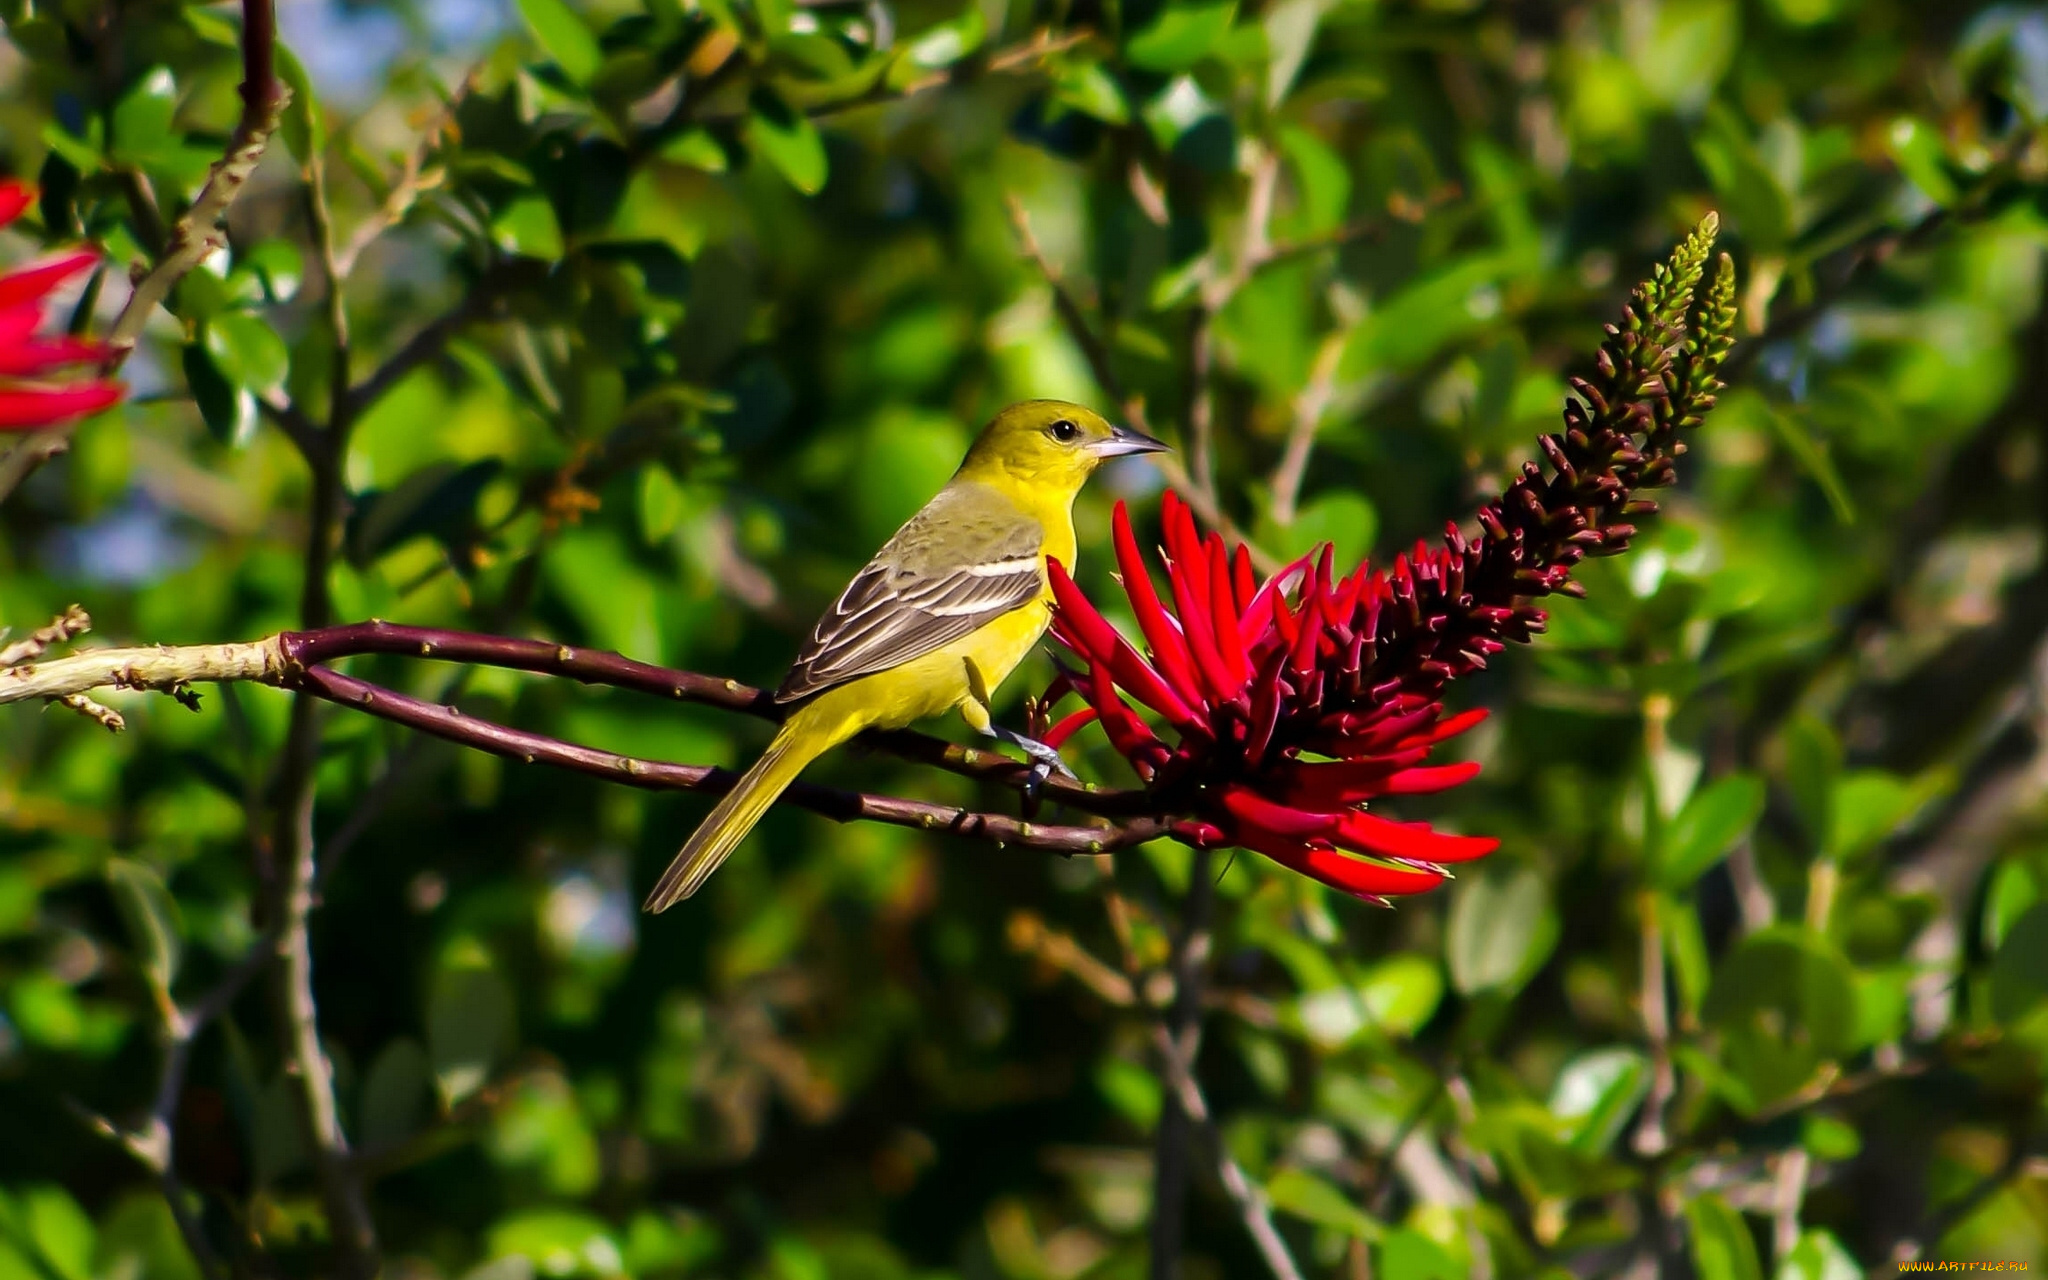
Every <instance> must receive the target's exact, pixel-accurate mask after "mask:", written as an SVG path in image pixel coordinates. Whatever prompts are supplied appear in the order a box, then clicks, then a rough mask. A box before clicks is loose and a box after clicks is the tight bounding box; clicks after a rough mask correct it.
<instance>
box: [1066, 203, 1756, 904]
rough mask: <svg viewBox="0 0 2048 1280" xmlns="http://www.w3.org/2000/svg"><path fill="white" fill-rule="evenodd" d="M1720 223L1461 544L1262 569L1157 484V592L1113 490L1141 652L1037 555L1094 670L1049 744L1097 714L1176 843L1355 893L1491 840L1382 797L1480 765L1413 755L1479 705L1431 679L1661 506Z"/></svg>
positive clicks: (1629, 323)
mask: <svg viewBox="0 0 2048 1280" xmlns="http://www.w3.org/2000/svg"><path fill="white" fill-rule="evenodd" d="M1713 231H1714V227H1713V225H1712V221H1711V219H1709V220H1708V221H1707V222H1704V223H1702V224H1701V227H1700V228H1699V230H1698V231H1696V232H1695V233H1694V235H1693V236H1692V237H1691V238H1689V239H1688V240H1687V241H1686V242H1685V244H1684V245H1682V246H1681V247H1680V249H1679V250H1678V252H1677V253H1676V254H1674V255H1673V258H1672V260H1671V262H1670V264H1669V265H1668V266H1666V267H1665V268H1664V269H1662V270H1660V271H1659V273H1658V275H1657V276H1656V277H1655V279H1654V280H1653V281H1652V282H1651V283H1649V284H1646V285H1644V286H1642V287H1641V288H1639V289H1638V290H1637V291H1636V293H1635V294H1634V295H1633V296H1632V300H1631V304H1630V307H1629V310H1628V311H1627V312H1626V313H1625V314H1624V317H1623V323H1622V324H1621V325H1619V326H1616V327H1614V328H1610V329H1609V330H1608V337H1607V341H1606V342H1605V344H1604V345H1603V347H1602V349H1601V352H1600V357H1599V360H1598V362H1597V364H1596V366H1595V369H1594V371H1593V373H1592V374H1591V375H1590V376H1588V377H1584V378H1578V379H1574V380H1573V381H1572V382H1571V384H1570V385H1571V386H1572V388H1573V397H1572V398H1571V399H1570V400H1568V401H1567V403H1566V405H1565V410H1564V430H1562V431H1561V432H1557V433H1553V434H1551V435H1547V436H1545V437H1543V438H1542V440H1541V441H1540V446H1539V447H1540V449H1541V451H1542V454H1543V457H1544V460H1545V462H1546V463H1547V464H1548V471H1547V473H1546V470H1545V467H1544V466H1542V465H1539V464H1537V463H1534V462H1531V463H1528V464H1526V465H1525V466H1524V467H1523V468H1522V470H1521V472H1520V475H1519V476H1518V478H1517V479H1516V480H1515V481H1514V483H1513V484H1511V485H1509V486H1508V489H1507V491H1506V492H1505V493H1503V494H1502V495H1501V496H1500V497H1499V498H1498V499H1496V500H1494V501H1493V502H1490V503H1488V504H1487V505H1486V506H1484V507H1482V508H1481V509H1480V511H1479V513H1478V522H1477V523H1478V529H1477V532H1476V534H1474V535H1472V536H1467V535H1466V534H1465V533H1464V532H1463V531H1461V530H1460V529H1459V528H1458V527H1457V526H1456V525H1451V526H1449V527H1447V528H1446V529H1445V531H1444V535H1443V537H1442V539H1441V541H1440V542H1438V543H1436V544H1434V545H1432V544H1430V543H1427V542H1418V543H1416V544H1415V546H1414V547H1413V548H1412V549H1410V550H1407V551H1404V552H1402V553H1400V554H1399V555H1397V556H1396V557H1395V558H1394V560H1393V562H1392V565H1391V566H1390V567H1389V568H1387V569H1383V570H1379V569H1374V568H1373V567H1372V566H1371V565H1370V564H1369V563H1368V564H1362V565H1360V566H1358V567H1357V568H1356V569H1355V570H1354V571H1352V572H1350V573H1347V574H1344V575H1342V576H1341V577H1340V576H1337V575H1336V573H1335V565H1334V559H1335V557H1334V553H1333V550H1332V548H1331V547H1330V546H1329V545H1328V544H1324V545H1322V546H1320V547H1318V548H1317V549H1315V550H1314V551H1312V552H1311V553H1310V554H1309V555H1308V556H1304V557H1303V558H1302V559H1300V560H1298V561H1296V562H1294V563H1293V564H1291V565H1289V566H1287V567H1286V568H1285V569H1283V570H1282V571H1281V572H1280V573H1279V574H1277V575H1275V576H1274V577H1273V578H1271V579H1269V580H1267V581H1265V582H1264V583H1261V582H1259V581H1258V575H1257V574H1256V573H1255V572H1254V570H1253V568H1252V563H1251V556H1250V553H1249V551H1248V550H1247V549H1246V548H1245V547H1243V546H1237V547H1231V546H1228V545H1226V544H1225V542H1224V540H1223V538H1222V537H1221V536H1219V535H1218V534H1216V533H1213V532H1211V533H1208V534H1207V535H1204V533H1203V532H1202V531H1201V530H1200V529H1199V528H1197V526H1196V524H1195V518H1194V513H1193V512H1192V510H1191V509H1190V508H1189V507H1188V504H1187V503H1186V502H1184V501H1182V500H1181V498H1180V497H1179V495H1177V494H1175V493H1173V492H1171V491H1168V492H1167V493H1166V494H1165V495H1164V496H1163V497H1162V499H1161V501H1160V525H1161V531H1160V544H1161V548H1162V550H1161V555H1160V559H1161V560H1162V562H1163V567H1164V569H1165V571H1166V578H1167V585H1168V588H1169V590H1168V591H1167V592H1165V593H1162V592H1161V591H1160V590H1159V589H1158V588H1157V587H1156V586H1155V585H1154V583H1153V580H1152V577H1151V571H1150V570H1149V569H1148V567H1147V565H1146V561H1145V557H1144V555H1143V554H1141V552H1140V551H1139V543H1138V539H1137V537H1136V536H1135V535H1134V534H1133V532H1132V530H1131V522H1130V513H1129V511H1128V510H1127V509H1126V508H1125V506H1124V504H1122V503H1118V504H1117V507H1116V512H1115V517H1114V520H1113V522H1112V528H1113V531H1114V536H1115V546H1116V558H1117V567H1118V569H1119V570H1120V573H1121V578H1122V584H1123V589H1124V593H1125V595H1126V596H1127V597H1129V600H1130V604H1131V610H1132V613H1133V614H1134V615H1135V616H1136V618H1137V620H1138V625H1139V627H1140V629H1141V630H1142V631H1143V632H1144V638H1145V643H1146V646H1147V648H1148V649H1149V650H1150V657H1149V660H1148V659H1147V657H1146V656H1145V655H1144V654H1141V652H1140V651H1139V650H1138V649H1137V648H1136V647H1135V646H1134V645H1132V644H1131V642H1130V641H1128V640H1126V639H1124V638H1123V637H1122V636H1121V635H1119V634H1118V633H1117V631H1116V629H1115V628H1114V627H1113V626H1111V625H1110V624H1109V622H1108V621H1107V620H1106V619H1104V618H1103V616H1102V614H1101V613H1100V612H1099V611H1097V610H1096V609H1095V607H1094V606H1093V605H1092V604H1091V603H1089V601H1088V599H1087V597H1086V596H1085V594H1084V593H1083V592H1082V591H1081V589H1080V588H1079V587H1078V586H1076V585H1075V584H1074V583H1073V582H1072V581H1071V580H1070V579H1069V578H1068V577H1067V574H1066V572H1065V570H1064V569H1062V568H1061V567H1060V566H1058V565H1057V564H1055V565H1053V566H1051V569H1050V576H1051V585H1052V590H1053V594H1054V599H1055V602H1056V604H1057V613H1056V616H1055V619H1054V627H1053V629H1054V634H1055V635H1056V636H1057V637H1059V639H1060V640H1061V641H1062V642H1063V643H1065V644H1066V645H1067V646H1068V647H1069V648H1070V649H1072V650H1073V651H1074V652H1075V653H1076V654H1078V655H1079V656H1080V657H1081V658H1082V659H1084V661H1085V663H1086V668H1085V670H1084V671H1080V672H1073V673H1070V674H1069V675H1068V676H1067V677H1066V679H1067V680H1068V682H1069V684H1070V687H1071V688H1072V690H1073V691H1075V692H1078V693H1079V694H1080V695H1081V696H1082V697H1083V698H1084V699H1085V700H1086V702H1087V704H1088V705H1087V707H1086V708H1085V709H1084V710H1082V711H1080V712H1076V713H1074V714H1071V715H1069V716H1067V717H1066V718H1065V719H1063V720H1061V721H1059V722H1058V724H1057V725H1055V726H1054V727H1053V728H1052V730H1051V733H1050V735H1049V736H1050V737H1052V738H1053V740H1054V741H1057V742H1065V741H1067V740H1068V739H1069V738H1070V737H1071V736H1072V735H1073V734H1074V733H1076V732H1077V731H1079V730H1081V729H1082V728H1084V727H1085V726H1086V725H1088V724H1090V723H1098V722H1099V723H1100V724H1101V725H1102V728H1103V731H1104V733H1105V734H1106V735H1107V736H1108V738H1109V741H1110V743H1111V745H1112V746H1114V747H1115V748H1116V750H1117V751H1118V752H1119V753H1120V754H1121V755H1123V756H1124V757H1125V758H1126V759H1128V760H1129V761H1130V763H1131V766H1132V768H1133V769H1134V770H1136V772H1137V774H1138V776H1139V778H1140V779H1141V780H1142V781H1143V782H1144V783H1145V785H1146V788H1147V790H1148V791H1149V792H1150V794H1151V796H1152V798H1153V800H1154V801H1155V802H1156V803H1157V805H1158V809H1159V812H1160V813H1162V814H1164V815H1168V816H1169V817H1170V818H1171V821H1172V826H1171V827H1170V828H1169V830H1170V831H1171V833H1172V835H1173V837H1174V838H1175V839H1178V840H1180V841H1182V842H1183V843H1186V844H1190V845H1194V846H1196V847H1201V848H1215V847H1221V846H1225V845H1237V846H1240V847H1243V848H1246V849H1250V850H1253V851H1254V852H1256V853H1259V854H1261V855H1263V856H1265V857H1267V858H1269V859H1271V860H1272V861H1274V862H1276V863H1279V864H1280V865H1282V866H1285V867H1287V868H1289V869H1291V870H1293V871H1296V872H1298V873H1300V874H1302V875H1305V876H1308V877H1310V878H1312V879H1315V880H1318V881H1320V882H1322V883H1323V884H1325V885H1328V886H1330V887H1331V888H1333V889H1336V890H1338V891H1340V892H1343V893H1347V894H1350V895H1352V896H1354V897H1357V898H1360V899H1362V900H1365V901H1370V902H1376V903H1384V902H1385V900H1386V899H1387V898H1388V897H1389V896H1396V895H1401V894H1410V893H1420V892H1424V891H1426V890H1428V889H1432V888H1434V887H1436V886H1437V885H1439V884H1441V883H1443V881H1444V880H1446V879H1448V878H1449V873H1448V872H1447V871H1446V869H1445V868H1446V866H1448V865H1451V864H1456V863H1462V862H1469V861H1472V860H1473V859H1476V858H1483V857H1485V856H1487V855H1488V854H1490V853H1492V852H1493V851H1494V850H1495V849H1496V848H1498V847H1499V841H1497V840H1495V839H1493V838H1491V837H1486V836H1466V835H1454V834H1450V833H1448V832H1441V831H1437V830H1435V829H1433V828H1432V827H1430V826H1429V825H1428V824H1426V823H1417V822H1401V821H1396V820H1394V819H1392V818H1389V817H1387V816H1385V815H1384V814H1382V813H1380V812H1378V811H1377V809H1376V806H1377V805H1378V804H1379V802H1380V801H1382V800H1386V799H1398V798H1401V797H1407V796H1419V795H1430V794H1437V793H1442V792H1446V791H1450V790H1452V789H1454V788H1456V787H1459V786H1462V785H1464V784H1465V783H1467V782H1470V781H1471V780H1472V779H1473V777H1474V776H1476V775H1477V774H1478V772H1479V764H1478V763H1477V762H1476V761H1464V762H1460V763H1448V764H1430V763H1428V760H1429V757H1430V755H1431V753H1432V752H1433V751H1435V750H1436V748H1438V747H1440V746H1442V745H1443V744H1444V743H1445V742H1447V741H1449V740H1450V739H1452V738H1455V737H1457V736H1459V735H1460V734H1463V733H1466V732H1468V731H1469V730H1471V729H1472V728H1474V727H1475V726H1476V725H1478V724H1479V722H1480V721H1482V720H1483V719H1485V717H1486V711H1485V709H1484V708H1475V709H1472V710H1468V711H1463V712H1460V713H1458V714H1455V715H1447V714H1445V708H1444V704H1443V695H1444V691H1445V689H1446V687H1447V686H1448V685H1449V684H1450V683H1451V682H1452V681H1453V680H1456V679H1458V678H1459V677H1461V676H1465V675H1469V674H1471V673H1472V672H1474V671H1478V670H1481V669H1483V668H1484V667H1485V666H1486V665H1487V661H1488V659H1489V658H1491V657H1492V656H1493V655H1494V654H1497V653H1499V652H1501V650H1502V649H1504V648H1505V647H1506V646H1507V645H1509V644H1514V643H1526V642H1527V641H1529V640H1531V639H1532V638H1534V637H1535V636H1537V635H1540V634H1541V633H1542V632H1543V629H1544V624H1545V621H1546V616H1545V613H1544V611H1543V610H1542V609H1541V608H1539V607H1538V606H1537V601H1539V600H1541V599H1542V598H1543V597H1544V596H1548V595H1553V594H1556V595H1582V594H1584V591H1583V588H1582V587H1581V586H1580V585H1579V584H1578V583H1577V582H1575V581H1573V580H1572V571H1573V569H1574V568H1576V567H1577V565H1578V564H1579V562H1580V561H1581V560H1583V559H1585V558H1586V557H1588V556H1598V555H1612V554H1616V553H1619V552H1621V551H1624V550H1626V549H1627V547H1628V544H1629V540H1630V539H1631V538H1632V537H1634V535H1635V533H1636V524H1637V523H1638V522H1639V521H1640V520H1641V519H1643V518H1644V517H1646V516H1648V515H1650V514H1652V513H1653V512H1654V511H1655V504H1653V503H1651V502H1649V501H1648V500H1647V499H1645V498H1643V497H1640V496H1638V495H1639V494H1640V492H1641V491H1642V490H1645V489H1652V488H1656V487H1658V486H1660V485H1665V484H1669V483H1670V482H1671V480H1672V478H1673V475H1674V467H1673V461H1674V459H1676V458H1677V457H1678V456H1679V455H1680V454H1681V453H1683V452H1684V445H1683V444H1682V443H1681V442H1680V441H1679V439H1678V436H1679V433H1680V432H1681V431H1682V430H1684V429H1687V428H1690V427H1693V426H1696V425H1698V423H1699V422H1700V420H1701V419H1702V418H1703V417H1704V415H1705V414H1706V412H1707V411H1708V410H1709V409H1711V408H1712V407H1713V403H1714V395H1715V393H1716V392H1718V391H1719V390H1720V387H1721V383H1720V381H1719V379H1718V377H1717V373H1718V371H1719V369H1720V367H1721V364H1722V362H1723V361H1724V360H1725V359H1726V357H1727V353H1728V350H1729V347H1730V345H1731V342H1732V339H1731V334H1732V330H1733V325H1734V317H1735V308H1734V304H1733V299H1734V297H1735V292H1734V289H1735V286H1734V273H1733V268H1732V267H1731V266H1730V265H1729V263H1728V260H1727V258H1726V257H1725V255H1724V256H1723V257H1722V258H1720V259H1718V260H1717V261H1716V262H1715V263H1714V264H1713V265H1712V267H1711V270H1710V269H1709V263H1708V259H1709V250H1710V248H1711V243H1712V239H1713ZM1056 689H1057V686H1056ZM1059 691H1061V692H1063V691H1064V690H1059ZM1127 697H1128V699H1129V700H1128V701H1127V700H1126V698H1127ZM1137 708H1144V709H1146V710H1149V711H1150V712H1151V713H1152V714H1154V715H1157V716H1159V717H1160V718H1161V719H1162V720H1164V721H1165V722H1166V724H1167V725H1169V726H1170V727H1171V729H1172V731H1173V733H1174V734H1175V736H1176V739H1177V740H1176V741H1175V742H1173V743H1171V744H1169V743H1168V742H1167V741H1166V740H1165V739H1164V738H1163V737H1161V736H1160V734H1159V733H1158V732H1155V731H1154V729H1153V728H1152V726H1151V725H1149V724H1147V723H1146V721H1145V719H1144V717H1143V716H1141V715H1140V714H1139V711H1138V710H1137Z"/></svg>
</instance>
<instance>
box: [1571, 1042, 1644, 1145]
mask: <svg viewBox="0 0 2048 1280" xmlns="http://www.w3.org/2000/svg"><path fill="white" fill-rule="evenodd" d="M1649 1089H1650V1060H1649V1059H1648V1058H1647V1057H1645V1056H1644V1055H1643V1054H1642V1053H1641V1052H1639V1051H1637V1050H1635V1049H1626V1048H1618V1047H1617V1048H1612V1049H1595V1050H1593V1051H1592V1052H1590V1053H1582V1054H1580V1055H1579V1056H1578V1057H1576V1058H1574V1059H1572V1060H1571V1061H1570V1062H1568V1063H1566V1064H1565V1067H1564V1070H1563V1071H1560V1072H1559V1073H1558V1076H1557V1083H1556V1084H1554V1085H1552V1086H1551V1090H1550V1111H1551V1114H1552V1115H1555V1116H1557V1117H1558V1118H1559V1119H1562V1120H1569V1121H1572V1122H1574V1123H1573V1124H1572V1127H1571V1135H1570V1140H1571V1144H1572V1145H1573V1146H1574V1147H1576V1148H1578V1149H1579V1150H1580V1151H1583V1152H1586V1153H1587V1154H1589V1155H1599V1154H1602V1153H1604V1152H1605V1151H1606V1150H1607V1149H1608V1148H1609V1147H1610V1146H1612V1145H1613V1144H1614V1140H1615V1138H1617V1137H1619V1136H1620V1134H1621V1130H1622V1127H1623V1126H1624V1125H1626V1124H1627V1123H1628V1118H1629V1115H1630V1113H1632V1112H1633V1111H1634V1110H1635V1109H1636V1105H1637V1104H1638V1103H1640V1102H1641V1101H1642V1100H1643V1095H1644V1094H1646V1093H1648V1092H1649Z"/></svg>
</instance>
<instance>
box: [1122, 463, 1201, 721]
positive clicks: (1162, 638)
mask: <svg viewBox="0 0 2048 1280" xmlns="http://www.w3.org/2000/svg"><path fill="white" fill-rule="evenodd" d="M1110 529H1111V532H1112V535H1113V536H1112V539H1111V540H1112V541H1113V542H1114V543H1115V545H1116V563H1117V567H1118V568H1119V569H1121V570H1122V571H1123V575H1124V594H1125V595H1127V596H1129V597H1130V599H1131V611H1132V612H1133V613H1135V614H1137V615H1138V627H1139V629H1141V630H1142V631H1144V633H1145V643H1146V644H1148V645H1150V646H1151V648H1152V658H1153V661H1155V662H1157V663H1158V664H1159V673H1160V674H1161V675H1163V676H1165V677H1166V679H1167V680H1168V681H1169V682H1171V683H1172V685H1173V686H1174V689H1175V691H1176V692H1178V693H1179V694H1180V696H1181V698H1182V700H1183V701H1185V702H1188V703H1190V704H1192V705H1199V704H1200V703H1201V702H1202V689H1201V686H1200V685H1199V684H1197V683H1196V682H1195V670H1194V667H1193V665H1192V661H1191V659H1190V658H1189V657H1188V646H1187V641H1186V640H1185V639H1184V638H1182V636H1181V633H1180V628H1179V627H1178V626H1176V625H1174V622H1173V620H1172V619H1171V618H1169V617H1167V616H1166V609H1165V607H1164V606H1162V605H1161V604H1160V603H1159V591H1158V589H1157V588H1155V587H1154V586H1153V585H1152V574H1151V573H1150V571H1148V570H1147V569H1146V568H1145V557H1144V556H1143V555H1141V554H1140V553H1139V551H1138V540H1137V539H1136V538H1135V537H1133V536H1132V535H1131V518H1130V514H1129V512H1127V511H1126V510H1125V509H1124V504H1123V501H1122V500H1121V499H1119V500H1118V501H1117V504H1116V515H1115V517H1114V518H1113V519H1112V520H1111V521H1110Z"/></svg>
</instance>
